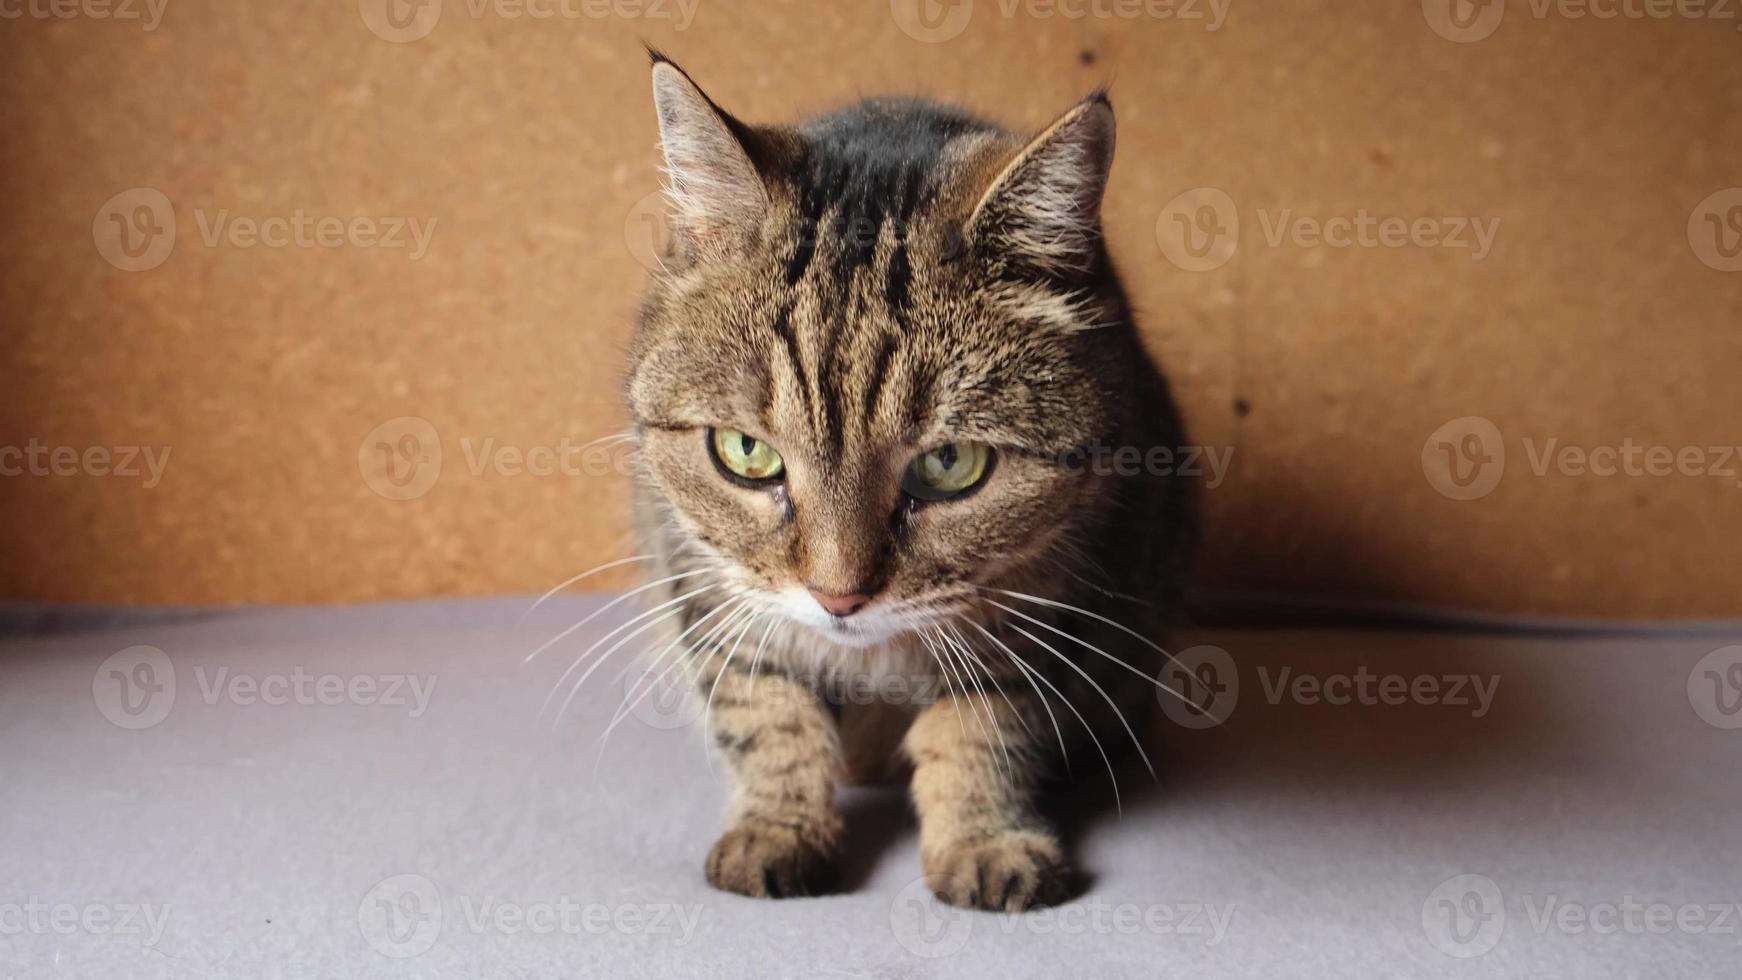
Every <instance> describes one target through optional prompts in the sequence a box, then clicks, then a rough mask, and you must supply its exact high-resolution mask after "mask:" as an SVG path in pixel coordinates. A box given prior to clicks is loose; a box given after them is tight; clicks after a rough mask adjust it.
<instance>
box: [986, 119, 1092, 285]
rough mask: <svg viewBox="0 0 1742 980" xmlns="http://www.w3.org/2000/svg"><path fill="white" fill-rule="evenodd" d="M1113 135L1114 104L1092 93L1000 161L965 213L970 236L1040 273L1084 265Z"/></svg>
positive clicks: (1089, 264)
mask: <svg viewBox="0 0 1742 980" xmlns="http://www.w3.org/2000/svg"><path fill="white" fill-rule="evenodd" d="M1113 142H1114V138H1113V107H1112V104H1111V103H1109V102H1108V100H1107V97H1106V96H1105V95H1104V94H1101V93H1097V94H1095V95H1093V96H1090V97H1089V98H1088V99H1086V100H1084V101H1083V102H1081V103H1079V104H1078V105H1077V106H1076V107H1075V108H1073V109H1072V110H1070V111H1069V112H1067V113H1065V114H1064V115H1063V116H1061V117H1059V119H1058V120H1057V121H1056V122H1054V123H1053V124H1052V125H1051V126H1048V127H1047V128H1046V130H1045V131H1043V132H1042V133H1041V134H1040V135H1039V136H1036V137H1035V138H1034V139H1033V140H1031V141H1030V142H1029V144H1028V145H1027V146H1025V147H1023V148H1022V150H1021V152H1019V153H1017V154H1016V156H1015V157H1014V158H1013V159H1012V160H1011V161H1010V163H1008V164H1007V165H1005V167H1004V170H1003V172H1002V173H1000V174H999V175H998V176H997V177H996V178H995V179H994V180H993V181H992V183H991V185H990V186H989V187H988V188H987V189H986V191H985V193H984V194H982V195H981V197H980V201H979V203H978V204H976V205H975V206H974V210H973V213H972V215H971V216H970V217H969V218H968V223H967V233H968V237H969V239H970V240H972V241H974V242H976V243H979V244H981V245H983V246H984V247H986V248H988V249H991V250H992V251H993V252H994V253H995V254H997V255H999V256H1001V257H1003V258H1006V259H1009V260H1012V261H1015V262H1017V263H1019V264H1022V265H1027V266H1032V267H1035V268H1037V269H1038V270H1040V271H1042V272H1045V273H1050V274H1061V273H1068V272H1072V271H1086V270H1088V269H1090V268H1091V267H1092V266H1093V264H1094V260H1095V257H1096V255H1097V254H1098V252H1099V248H1100V240H1101V197H1102V194H1103V193H1104V192H1105V191H1106V189H1107V174H1108V172H1109V171H1110V170H1111V169H1112V166H1113Z"/></svg>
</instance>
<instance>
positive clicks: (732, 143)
mask: <svg viewBox="0 0 1742 980" xmlns="http://www.w3.org/2000/svg"><path fill="white" fill-rule="evenodd" d="M653 103H654V107H655V108H656V109H657V111H658V113H659V140H660V146H661V148H662V149H663V150H664V151H665V172H666V195H667V196H668V197H669V198H670V199H671V205H672V209H673V217H674V219H675V225H676V233H677V239H678V241H679V243H680V244H681V246H683V247H687V248H692V249H695V250H697V251H699V252H704V253H705V252H712V251H717V250H720V249H723V248H725V247H726V246H727V245H729V244H730V242H731V241H732V240H733V239H734V238H735V237H737V236H740V235H742V234H744V233H745V232H747V231H748V230H749V229H753V228H755V227H756V226H757V225H758V223H760V221H761V220H762V217H763V215H764V214H765V213H766V212H767V210H768V189H767V187H766V186H765V185H764V184H763V182H762V178H761V176H760V174H759V173H758V172H757V169H756V165H755V164H754V163H753V162H752V161H751V159H750V155H749V153H748V152H747V151H746V148H745V145H744V142H743V140H744V138H745V137H746V136H747V135H748V129H747V127H745V126H744V125H743V124H742V123H740V122H738V121H737V120H735V119H733V118H732V117H731V116H729V115H727V114H726V113H725V112H724V111H723V110H721V109H720V108H719V107H718V106H716V105H715V104H714V103H713V101H712V100H710V99H709V98H708V97H707V95H705V94H704V93H703V92H702V90H701V89H700V88H698V87H696V84H695V83H694V82H692V81H690V79H689V76H688V75H685V74H684V73H683V70H682V69H680V68H678V67H677V66H676V65H674V64H672V63H671V62H669V61H665V60H656V61H655V62H654V63H653Z"/></svg>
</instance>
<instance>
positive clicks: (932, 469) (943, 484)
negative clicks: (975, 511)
mask: <svg viewBox="0 0 1742 980" xmlns="http://www.w3.org/2000/svg"><path fill="white" fill-rule="evenodd" d="M991 462H992V447H991V446H988V445H986V444H985V443H983V442H952V443H949V444H948V445H944V446H939V447H938V448H936V449H933V450H931V451H930V452H925V453H920V454H919V455H918V456H916V457H914V460H913V462H912V463H911V464H910V465H909V466H908V467H907V474H906V476H904V477H903V478H902V481H901V489H902V490H904V491H906V492H907V494H908V495H909V496H912V497H918V498H919V499H921V500H944V499H946V498H949V497H954V496H956V495H957V494H959V493H963V492H965V491H968V490H971V489H973V488H974V487H975V486H976V485H978V484H979V483H980V481H981V480H984V479H985V478H986V470H987V467H988V465H989V464H990V463H991Z"/></svg>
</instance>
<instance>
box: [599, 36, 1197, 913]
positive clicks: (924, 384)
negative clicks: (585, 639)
mask: <svg viewBox="0 0 1742 980" xmlns="http://www.w3.org/2000/svg"><path fill="white" fill-rule="evenodd" d="M652 71H653V94H654V101H655V104H656V108H657V110H658V117H659V131H660V137H661V142H662V146H663V149H664V153H665V162H666V170H667V176H668V188H667V190H668V194H669V197H670V200H671V204H672V210H673V212H674V214H673V226H674V234H673V239H672V243H671V245H670V247H669V249H668V250H667V252H668V254H667V255H666V256H665V258H664V264H663V267H662V268H661V269H660V270H659V271H658V272H657V273H656V274H655V275H653V276H652V281H651V284H650V286H649V289H648V292H647V295H646V298H645V301H644V304H643V307H642V310H641V314H640V321H639V325H638V328H637V331H636V334H635V339H634V343H633V346H632V349H631V354H630V368H629V374H628V380H627V396H628V401H629V406H630V411H631V413H632V416H633V419H634V425H635V432H636V436H637V439H638V442H639V450H638V452H637V454H636V455H637V459H638V460H639V462H638V467H637V468H638V470H639V473H638V476H637V485H638V486H637V492H636V509H637V524H638V534H639V536H640V538H641V543H642V544H643V545H645V547H644V548H643V549H642V550H644V551H646V552H648V553H650V554H653V555H655V556H657V566H658V568H659V571H658V572H657V577H656V578H655V579H654V581H655V582H656V583H658V584H657V586H656V589H657V591H655V592H653V593H651V594H656V595H659V596H660V597H661V601H660V604H659V605H658V606H656V607H655V608H659V609H662V610H663V612H662V615H663V616H664V617H666V618H667V619H669V620H670V621H671V627H670V628H671V629H672V630H673V633H672V634H670V638H671V639H672V640H673V641H674V642H673V643H672V644H671V647H672V653H671V654H670V656H671V658H672V659H671V660H670V661H669V662H668V663H665V664H661V663H658V662H656V663H655V664H654V669H655V671H656V672H657V671H658V670H660V669H661V668H664V669H665V670H666V671H670V670H672V669H673V668H676V669H677V670H679V671H680V672H682V673H683V674H687V676H688V678H690V679H691V680H693V681H694V683H695V685H696V688H697V691H698V696H699V697H702V698H705V699H706V701H707V710H706V718H707V725H708V730H709V733H710V736H711V738H712V740H713V742H714V744H715V745H716V746H717V747H718V750H719V753H720V756H721V758H722V759H723V760H724V762H725V768H726V770H727V771H728V774H729V777H730V779H731V782H732V795H731V804H730V812H729V816H728V819H729V826H728V828H727V830H726V832H725V833H724V835H723V836H721V837H720V838H719V840H718V841H717V842H716V843H715V844H714V846H713V849H712V851H711V852H710V853H709V855H708V857H707V863H706V873H707V878H708V881H710V882H711V883H712V884H713V885H715V886H716V887H718V888H722V889H725V890H727V891H732V892H738V893H741V894H745V895H757V896H769V897H782V896H791V895H797V894H808V893H812V892H814V891H817V890H820V889H823V888H826V887H828V885H829V883H830V870H831V868H832V867H833V866H834V864H835V861H836V859H837V857H838V856H839V854H840V850H841V846H842V820H841V817H840V815H839V813H838V812H837V809H836V806H835V795H836V787H837V785H838V784H839V783H840V782H841V781H843V780H847V781H853V780H868V779H877V778H882V777H893V776H896V775H907V776H909V777H910V779H911V790H912V795H913V802H914V805H915V807H916V809H917V811H918V815H919V821H920V845H921V854H922V862H923V866H924V873H925V876H926V879H927V881H928V883H929V884H930V885H931V887H932V890H933V891H934V892H935V893H936V894H937V895H938V896H939V897H940V898H942V899H943V900H945V901H947V902H951V903H954V904H957V905H963V906H969V907H976V908H984V909H995V910H1007V911H1019V910H1022V909H1026V908H1029V907H1031V906H1036V905H1043V904H1049V903H1054V902H1058V901H1061V900H1063V899H1065V898H1067V897H1068V894H1069V892H1068V889H1069V885H1068V882H1069V880H1070V879H1069V875H1068V872H1067V868H1066V862H1065V859H1064V855H1063V853H1062V851H1061V848H1060V846H1059V842H1058V839H1057V836H1056V834H1055V832H1054V830H1053V829H1052V827H1051V826H1050V825H1049V823H1048V821H1047V820H1046V818H1045V817H1044V816H1043V815H1042V813H1041V812H1040V809H1039V807H1038V800H1037V797H1038V796H1039V794H1040V791H1041V789H1042V787H1043V785H1046V784H1047V781H1048V777H1049V776H1051V775H1053V774H1058V773H1062V772H1063V771H1064V770H1065V769H1068V768H1069V767H1071V766H1072V765H1073V764H1074V765H1075V767H1076V769H1078V770H1081V769H1083V763H1084V761H1085V760H1088V761H1092V763H1093V765H1094V767H1095V771H1097V772H1098V771H1100V769H1101V767H1102V763H1103V762H1105V763H1106V769H1107V770H1108V772H1109V773H1111V771H1112V768H1113V766H1112V763H1111V761H1110V756H1111V754H1112V753H1113V752H1114V751H1115V750H1116V748H1117V746H1118V745H1119V744H1120V742H1121V741H1124V742H1125V744H1127V745H1129V744H1130V743H1131V742H1133V741H1136V740H1138V739H1139V737H1140V733H1141V732H1142V731H1144V730H1145V725H1144V724H1143V722H1144V718H1145V713H1144V712H1143V708H1144V706H1146V705H1152V704H1153V702H1154V698H1155V696H1156V691H1155V688H1154V687H1153V686H1152V685H1153V684H1154V683H1155V681H1154V678H1155V677H1157V676H1158V674H1157V672H1158V670H1159V668H1160V666H1161V661H1162V658H1163V657H1164V656H1165V655H1164V654H1163V653H1162V652H1161V648H1160V646H1158V645H1157V644H1159V643H1160V642H1161V637H1162V634H1163V630H1164V628H1165V626H1166V625H1167V621H1168V620H1169V618H1170V614H1171V613H1172V612H1173V611H1174V610H1176V609H1178V607H1179V600H1180V594H1181V590H1182V588H1183V581H1184V577H1185V574H1184V573H1185V570H1186V566H1187V563H1188V556H1189V553H1190V550H1191V547H1190V546H1191V540H1190V539H1191V534H1190V533H1189V532H1190V528H1191V520H1190V518H1189V512H1190V503H1189V502H1190V498H1191V495H1190V494H1189V493H1188V491H1187V488H1186V486H1185V485H1184V483H1183V482H1182V481H1180V480H1179V479H1178V478H1170V477H1166V476H1160V475H1155V474H1152V473H1148V472H1133V471H1132V468H1131V467H1130V466H1129V465H1127V466H1125V467H1123V468H1121V467H1119V466H1116V465H1113V461H1114V460H1115V459H1117V460H1122V461H1124V462H1126V463H1129V462H1130V460H1131V455H1130V454H1129V453H1127V454H1125V455H1120V456H1117V457H1115V455H1114V454H1115V450H1117V449H1119V448H1121V447H1136V448H1137V449H1138V450H1146V449H1148V448H1149V447H1173V446H1179V445H1181V442H1182V440H1181V433H1180V431H1179V422H1178V419H1177V416H1176V413H1175V410H1174V408H1173V404H1172V402H1171V400H1170V397H1169V395H1168V391H1167V387H1166V385H1165V383H1164V382H1163V380H1162V377H1161V375H1160V373H1159V372H1158V370H1157V369H1156V367H1155V366H1154V364H1153V362H1152V361H1151V360H1150V358H1149V357H1148V356H1147V355H1146V353H1145V351H1144V349H1143V346H1142V344H1141V342H1140V341H1139V338H1138V335H1137V333H1136V330H1135V328H1134V327H1133V325H1132V322H1131V314H1130V311H1129V309H1128V307H1127V303H1126V300H1125V296H1124V293H1123V291H1122V289H1121V287H1120V284H1119V281H1118V279H1117V277H1116V275H1115V273H1114V271H1113V268H1112V265H1111V263H1110V261H1109V259H1108V256H1107V252H1106V249H1105V247H1104V245H1103V242H1102V235H1101V228H1100V204H1101V197H1102V192H1103V190H1104V188H1105V186H1106V183H1107V175H1108V170H1109V167H1110V165H1111V163H1112V159H1113V110H1112V106H1111V103H1110V102H1109V100H1108V98H1107V97H1106V95H1105V94H1104V93H1097V94H1095V95H1092V96H1090V97H1089V98H1088V99H1086V100H1084V101H1083V102H1082V103H1080V104H1078V105H1077V106H1076V107H1075V108H1073V109H1071V110H1070V111H1069V112H1067V113H1065V114H1064V115H1063V116H1062V117H1061V118H1059V119H1058V120H1057V121H1055V122H1054V123H1053V124H1052V125H1050V126H1048V127H1047V128H1046V129H1045V130H1044V131H1042V132H1041V133H1040V134H1039V135H1038V136H1035V137H1033V138H1032V139H1025V138H1021V137H1018V136H1015V135H1013V134H1011V133H1010V132H1007V131H1006V130H1004V129H1001V128H999V127H997V126H995V125H993V124H991V123H988V122H985V121H983V120H981V119H978V118H976V117H974V116H973V115H970V114H968V113H967V112H964V111H962V110H960V109H956V108H952V107H949V106H945V105H938V104H934V103H931V102H928V101H922V100H918V99H871V100H868V101H864V102H860V103H859V104H857V105H853V106H850V107H848V108H845V109H841V110H839V111H836V112H832V113H829V114H827V115H824V116H821V117H818V118H816V119H813V120H810V121H808V122H805V123H802V124H800V125H797V126H761V125H750V124H747V123H744V122H741V121H739V120H738V119H735V118H734V117H732V116H731V115H729V114H727V113H726V112H725V111H724V110H723V109H721V108H720V107H719V106H718V105H716V104H715V103H714V102H713V101H712V100H711V99H709V97H708V96H707V95H705V94H704V93H703V92H702V91H701V89H700V88H698V87H697V86H696V85H695V83H694V82H692V81H691V80H690V78H689V77H688V76H687V75H686V74H685V73H684V72H683V71H682V70H681V69H679V68H678V67H677V66H676V65H675V64H673V63H672V62H670V61H669V60H666V59H665V58H664V57H662V56H660V55H658V54H657V53H656V54H655V55H654V59H653V69H652ZM1139 469H1141V468H1139ZM1146 761H1147V760H1146ZM1078 775H1081V773H1080V772H1079V773H1078Z"/></svg>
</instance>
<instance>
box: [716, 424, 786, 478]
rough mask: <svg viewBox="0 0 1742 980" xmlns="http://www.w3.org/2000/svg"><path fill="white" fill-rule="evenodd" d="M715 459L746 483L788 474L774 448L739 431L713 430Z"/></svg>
mask: <svg viewBox="0 0 1742 980" xmlns="http://www.w3.org/2000/svg"><path fill="white" fill-rule="evenodd" d="M709 441H710V442H711V443H712V445H713V447H714V458H715V459H717V460H719V461H720V465H721V466H724V467H725V468H726V470H727V472H729V473H731V474H733V475H734V476H739V477H742V478H744V479H746V480H773V479H776V478H777V477H779V476H780V474H782V473H784V472H786V464H785V463H783V462H781V460H780V454H779V453H777V452H775V451H774V447H773V446H770V445H769V444H768V443H766V442H763V441H762V440H761V439H758V438H756V437H755V436H748V435H745V434H744V433H742V432H739V431H737V430H736V429H714V430H713V437H712V438H711V439H710V440H709Z"/></svg>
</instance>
